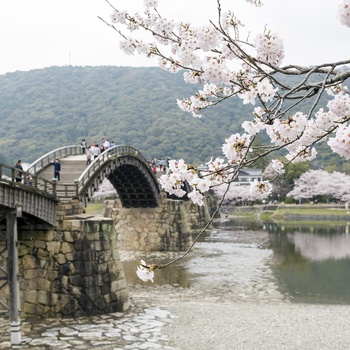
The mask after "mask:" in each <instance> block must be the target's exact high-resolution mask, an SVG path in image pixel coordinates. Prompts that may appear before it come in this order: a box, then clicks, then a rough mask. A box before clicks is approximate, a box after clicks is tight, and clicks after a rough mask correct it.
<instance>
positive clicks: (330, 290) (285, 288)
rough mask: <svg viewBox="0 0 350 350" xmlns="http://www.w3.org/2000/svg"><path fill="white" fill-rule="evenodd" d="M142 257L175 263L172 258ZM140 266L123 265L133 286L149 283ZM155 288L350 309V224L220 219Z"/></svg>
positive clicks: (130, 262)
mask: <svg viewBox="0 0 350 350" xmlns="http://www.w3.org/2000/svg"><path fill="white" fill-rule="evenodd" d="M140 258H144V259H146V261H147V262H149V263H157V264H159V263H165V262H168V261H169V259H167V258H166V254H165V255H162V254H153V253H150V254H148V256H142V257H140ZM137 264H138V260H135V259H133V260H125V261H123V265H124V271H125V275H126V279H127V282H128V283H129V284H131V285H138V284H140V285H141V284H143V283H144V282H142V281H141V280H139V279H138V278H137V276H136V274H135V270H136V265H137ZM154 285H155V286H160V285H173V286H177V285H178V286H180V287H182V288H187V289H189V290H193V291H201V292H202V293H203V292H204V293H205V294H207V295H208V296H209V295H210V296H212V297H214V298H215V297H217V299H218V300H225V299H230V300H252V301H254V300H257V299H259V300H261V299H266V300H267V301H269V300H289V301H291V302H294V303H312V304H350V235H349V225H339V224H337V223H335V224H333V225H332V224H329V223H327V224H325V223H324V222H320V223H312V224H311V223H310V224H305V223H303V224H299V223H297V222H294V223H290V224H288V225H283V226H281V225H277V224H263V223H257V222H240V221H237V220H217V221H216V222H215V223H214V228H213V230H211V231H210V232H208V233H205V234H204V236H203V237H201V239H200V241H199V242H197V244H196V245H195V248H194V252H193V253H191V254H190V255H189V256H188V257H186V258H184V259H182V260H180V261H178V262H176V263H174V264H172V265H170V266H169V267H167V268H166V269H163V270H157V271H156V274H155V281H154Z"/></svg>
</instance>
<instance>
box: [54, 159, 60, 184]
mask: <svg viewBox="0 0 350 350" xmlns="http://www.w3.org/2000/svg"><path fill="white" fill-rule="evenodd" d="M52 165H53V166H54V175H53V176H54V178H55V179H57V181H60V174H61V163H60V160H59V159H55V161H54V162H53V163H52Z"/></svg>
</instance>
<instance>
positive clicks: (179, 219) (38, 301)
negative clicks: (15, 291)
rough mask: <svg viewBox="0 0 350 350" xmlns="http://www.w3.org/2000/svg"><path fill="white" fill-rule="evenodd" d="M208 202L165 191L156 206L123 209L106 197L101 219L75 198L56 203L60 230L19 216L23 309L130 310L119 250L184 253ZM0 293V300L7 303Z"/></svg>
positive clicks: (63, 312)
mask: <svg viewBox="0 0 350 350" xmlns="http://www.w3.org/2000/svg"><path fill="white" fill-rule="evenodd" d="M206 201H207V205H206V206H204V207H198V206H197V205H193V204H192V203H191V202H190V201H182V200H171V199H167V198H166V195H165V194H161V200H160V205H159V206H158V207H156V208H124V207H123V206H122V204H121V202H120V201H119V200H115V201H106V203H105V210H104V216H101V217H100V216H99V217H96V216H91V215H88V214H85V213H84V207H83V204H82V203H81V202H80V201H79V200H72V201H66V202H60V203H58V208H57V211H56V218H57V220H56V226H55V227H53V226H51V225H49V224H45V223H44V222H43V221H38V220H37V219H34V217H30V216H27V217H25V218H19V219H18V225H17V226H18V241H19V248H18V260H19V274H20V309H21V311H22V314H23V315H24V316H30V317H64V316H69V317H77V316H82V315H96V314H103V313H111V312H116V311H125V310H127V309H128V308H129V307H130V300H129V294H128V288H127V284H126V280H125V275H124V270H123V266H122V262H121V260H120V256H119V249H122V250H132V251H140V252H147V251H185V250H187V249H188V247H189V246H190V245H191V244H192V233H196V232H197V231H199V230H201V229H202V228H203V227H204V225H205V224H206V223H207V220H208V219H209V217H210V209H211V207H212V205H211V200H210V197H209V198H206ZM1 231H2V232H1ZM1 236H4V237H6V225H2V226H0V237H1ZM0 260H1V256H0ZM0 263H1V264H0V265H1V266H5V265H6V261H0ZM135 268H136V267H135ZM2 293H4V292H2V291H1V290H0V300H6V299H7V300H8V295H3V294H2Z"/></svg>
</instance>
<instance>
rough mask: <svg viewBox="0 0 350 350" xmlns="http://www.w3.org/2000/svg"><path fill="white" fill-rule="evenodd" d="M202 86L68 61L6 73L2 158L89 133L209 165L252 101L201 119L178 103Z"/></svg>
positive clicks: (151, 71) (156, 72)
mask: <svg viewBox="0 0 350 350" xmlns="http://www.w3.org/2000/svg"><path fill="white" fill-rule="evenodd" d="M195 91H196V86H193V85H189V84H186V83H185V82H184V81H183V77H182V74H181V73H179V74H170V73H168V72H166V71H163V70H161V69H160V68H131V67H71V66H67V67H51V68H46V69H40V70H32V71H29V72H15V73H8V74H5V75H2V76H0V132H1V138H0V143H1V146H0V162H2V163H7V164H14V163H15V161H16V160H17V159H22V160H23V161H24V162H29V163H30V162H32V161H33V160H35V159H37V158H38V157H40V156H41V155H43V154H45V153H47V152H49V151H51V150H53V149H55V148H59V147H62V146H66V145H73V144H79V143H80V141H81V139H82V138H85V139H87V141H88V142H91V141H93V140H95V141H96V142H98V143H99V142H100V141H101V139H102V138H109V140H112V141H114V142H115V143H116V144H126V145H130V146H133V147H135V148H137V149H138V150H140V152H141V153H142V154H143V155H144V156H145V157H147V158H151V157H157V158H161V157H168V156H169V157H171V158H184V159H186V160H188V161H190V162H192V163H195V164H199V163H202V162H204V161H207V160H208V159H210V157H211V156H220V155H222V152H221V146H222V143H223V142H224V139H225V138H226V137H228V136H229V135H230V134H232V133H236V132H241V124H242V121H243V120H245V119H246V118H247V117H249V118H250V117H251V106H249V107H247V106H244V105H243V104H242V103H241V101H239V100H237V99H231V100H229V101H226V102H225V103H223V104H221V105H219V106H216V107H215V108H211V109H209V110H207V111H205V113H203V114H204V117H203V118H202V119H198V118H193V117H192V116H191V115H190V114H188V113H185V112H182V111H181V110H180V109H179V108H178V106H177V104H176V100H177V99H182V98H184V97H189V96H190V95H191V94H193V92H195ZM327 154H328V155H329V154H330V152H328V151H327ZM327 157H328V156H327ZM326 161H327V160H326ZM337 162H339V161H338V160H337Z"/></svg>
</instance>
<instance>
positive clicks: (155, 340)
mask: <svg viewBox="0 0 350 350" xmlns="http://www.w3.org/2000/svg"><path fill="white" fill-rule="evenodd" d="M203 292H204V293H203ZM130 295H131V300H132V304H133V305H132V308H131V310H130V311H129V312H126V313H114V314H108V315H101V316H94V317H90V318H88V317H85V318H82V317H81V318H74V319H73V318H65V319H46V320H31V319H27V320H22V336H23V340H24V341H23V344H22V345H18V346H12V347H11V344H10V343H9V336H8V320H6V319H3V318H0V348H1V349H26V350H27V349H28V350H49V349H54V348H55V349H57V350H58V349H62V350H64V349H74V350H88V349H95V350H155V349H161V350H274V349H276V350H277V349H278V350H296V349H298V350H329V349H333V350H343V349H344V350H345V349H348V348H349V344H350V333H349V332H348V326H347V319H348V316H349V307H348V306H347V305H344V306H341V305H311V304H292V303H290V302H288V301H281V300H270V301H266V300H260V299H259V298H258V299H256V300H255V301H252V300H250V301H238V300H234V299H232V300H229V299H226V300H224V301H223V300H220V299H215V298H213V297H212V296H210V295H209V294H207V295H206V293H205V291H203V290H191V289H183V288H179V287H178V286H170V285H167V286H156V285H153V284H152V285H151V284H150V283H148V284H144V285H142V286H131V287H130Z"/></svg>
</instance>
